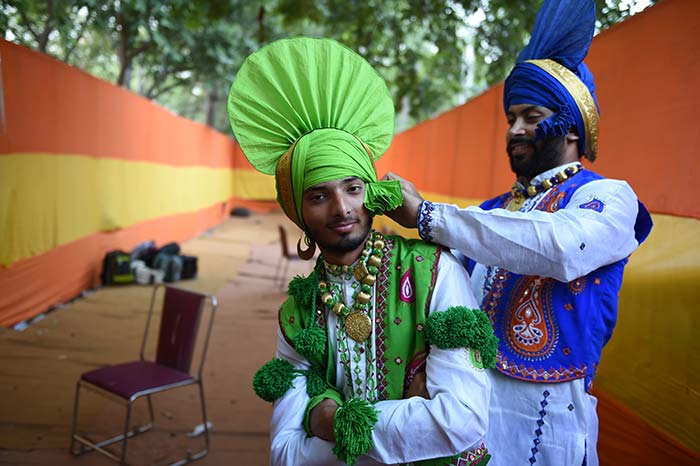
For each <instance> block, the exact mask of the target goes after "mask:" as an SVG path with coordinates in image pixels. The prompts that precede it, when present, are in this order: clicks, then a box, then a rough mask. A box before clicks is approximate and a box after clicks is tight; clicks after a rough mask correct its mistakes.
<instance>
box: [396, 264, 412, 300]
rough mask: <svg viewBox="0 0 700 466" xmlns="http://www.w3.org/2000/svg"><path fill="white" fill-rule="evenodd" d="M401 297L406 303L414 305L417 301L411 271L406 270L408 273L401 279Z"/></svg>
mask: <svg viewBox="0 0 700 466" xmlns="http://www.w3.org/2000/svg"><path fill="white" fill-rule="evenodd" d="M400 288H401V289H400V291H399V297H400V298H401V301H403V302H404V303H412V302H414V301H415V300H416V292H415V289H416V287H415V285H414V284H413V277H412V276H411V269H408V270H406V273H404V274H403V277H401V284H400Z"/></svg>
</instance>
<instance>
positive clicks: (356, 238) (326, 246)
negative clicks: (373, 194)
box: [308, 216, 373, 254]
mask: <svg viewBox="0 0 700 466" xmlns="http://www.w3.org/2000/svg"><path fill="white" fill-rule="evenodd" d="M372 220H373V219H372V217H369V216H368V220H367V225H366V226H365V228H364V229H363V230H362V231H360V232H359V233H358V234H357V235H347V236H345V237H343V238H341V239H340V241H337V242H335V243H330V242H326V241H323V240H322V239H321V240H319V239H317V238H315V237H314V236H320V235H314V234H313V232H312V233H310V234H308V236H309V237H310V238H311V239H313V240H314V241H315V242H316V244H317V245H318V246H319V248H321V251H325V252H327V253H332V254H345V253H348V252H352V251H355V250H356V249H357V248H358V247H360V246H362V245H363V244H364V242H365V241H366V240H367V237H368V235H369V231H370V230H371V229H372Z"/></svg>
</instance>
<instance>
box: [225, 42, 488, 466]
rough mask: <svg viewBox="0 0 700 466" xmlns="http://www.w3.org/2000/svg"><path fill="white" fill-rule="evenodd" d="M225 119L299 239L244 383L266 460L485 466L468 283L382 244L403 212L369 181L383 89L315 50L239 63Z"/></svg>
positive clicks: (263, 53) (390, 115) (359, 68)
mask: <svg viewBox="0 0 700 466" xmlns="http://www.w3.org/2000/svg"><path fill="white" fill-rule="evenodd" d="M229 118H230V120H231V125H232V127H233V130H234V133H235V134H236V137H237V138H238V140H239V142H240V144H241V147H242V149H243V151H244V153H245V155H246V157H248V159H249V160H250V161H251V163H252V164H253V166H255V167H256V168H257V169H258V170H260V171H262V172H265V173H270V174H272V173H274V174H275V179H276V183H277V192H278V200H279V202H280V205H281V206H282V208H283V210H284V212H285V213H286V214H287V216H288V217H289V218H290V219H291V220H292V221H293V222H294V223H296V224H297V225H298V226H299V227H300V228H301V229H302V230H303V231H304V232H305V234H306V235H307V238H308V242H307V244H308V245H309V248H308V249H306V250H305V251H304V250H302V249H301V247H300V253H301V255H302V256H312V255H313V250H314V249H315V245H316V244H317V245H318V246H319V248H320V250H321V256H320V257H319V259H318V261H317V263H316V268H315V270H314V271H313V272H312V273H311V274H310V275H309V276H308V277H305V278H302V277H297V278H295V279H294V280H293V281H292V282H291V283H290V285H289V295H290V297H289V299H287V301H286V302H285V303H284V304H283V305H282V308H281V309H280V313H279V332H278V334H279V340H278V349H277V357H276V358H275V359H273V360H271V361H270V362H268V363H267V364H266V365H265V366H263V367H262V368H261V369H260V370H259V371H258V373H257V374H256V376H255V379H254V381H253V386H254V388H255V390H256V393H257V394H258V395H259V396H260V397H261V398H263V399H265V400H267V401H270V402H274V408H273V415H272V425H271V433H270V436H271V443H272V447H271V463H272V464H284V465H335V464H344V463H348V464H358V465H376V464H414V463H415V464H418V463H420V464H429V465H451V464H460V465H477V464H478V465H484V464H486V462H488V460H489V458H490V456H489V454H488V452H487V450H486V448H485V446H484V444H483V436H484V434H485V432H486V429H487V426H488V421H487V417H486V413H487V412H488V405H489V399H490V390H491V388H490V385H489V381H488V377H487V375H486V372H485V367H492V366H493V363H494V361H495V356H496V344H497V343H496V340H495V337H494V336H493V332H492V330H491V326H490V323H489V321H488V318H487V317H486V315H485V314H484V313H483V312H481V311H479V310H477V309H475V308H476V307H477V306H476V300H475V298H474V296H473V294H472V292H471V289H470V287H469V285H468V279H467V276H466V273H465V272H464V271H463V269H462V268H461V266H460V265H459V263H458V262H457V261H456V260H455V259H454V257H452V255H451V254H450V253H449V252H447V251H444V250H443V249H442V248H440V247H437V246H434V245H429V244H427V243H423V242H421V241H417V240H406V239H403V238H400V237H395V236H387V237H385V236H383V235H382V234H380V233H379V232H377V231H374V230H372V229H371V226H372V218H373V216H374V215H380V214H382V213H383V212H385V211H387V210H391V209H395V208H397V207H398V206H399V205H401V203H402V196H401V187H400V185H399V183H398V182H395V181H393V182H386V181H382V182H379V181H378V180H377V176H376V172H375V169H374V160H375V159H376V158H379V156H381V155H382V154H383V153H384V152H385V151H386V149H387V147H388V145H389V143H390V142H391V137H392V134H393V123H394V111H393V103H392V101H391V97H390V96H389V93H388V90H387V88H386V85H385V83H384V81H383V80H382V79H381V77H379V75H378V74H377V73H376V72H375V71H374V70H373V69H372V68H371V67H370V66H369V64H368V63H367V62H366V61H364V60H363V59H362V58H361V57H359V56H358V55H357V54H355V53H354V52H352V51H351V50H349V49H347V48H345V47H344V46H342V45H340V44H339V43H337V42H334V41H331V40H327V39H310V38H295V39H287V40H281V41H277V42H274V43H272V44H270V45H268V46H266V47H264V48H263V49H261V50H260V51H258V52H256V53H254V54H253V55H251V56H250V57H249V58H248V59H247V60H246V62H245V63H244V65H243V67H242V68H241V71H240V73H239V75H238V76H237V78H236V81H235V82H234V84H233V86H232V88H231V93H230V96H229Z"/></svg>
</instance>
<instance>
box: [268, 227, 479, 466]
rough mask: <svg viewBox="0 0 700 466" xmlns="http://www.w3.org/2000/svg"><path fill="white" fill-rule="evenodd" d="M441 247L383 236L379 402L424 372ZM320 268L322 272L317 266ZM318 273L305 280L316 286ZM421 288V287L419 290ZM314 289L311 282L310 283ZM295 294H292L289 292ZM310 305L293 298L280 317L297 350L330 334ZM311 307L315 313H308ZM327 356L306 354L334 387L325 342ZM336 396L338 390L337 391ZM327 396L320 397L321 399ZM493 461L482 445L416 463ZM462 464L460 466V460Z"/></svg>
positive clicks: (315, 306) (321, 312) (321, 310)
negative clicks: (317, 335) (313, 336)
mask: <svg viewBox="0 0 700 466" xmlns="http://www.w3.org/2000/svg"><path fill="white" fill-rule="evenodd" d="M441 251H442V250H441V248H440V247H439V246H436V245H433V244H427V243H424V242H422V241H420V240H414V239H406V238H402V237H398V236H387V237H385V246H384V250H383V252H384V256H383V258H382V264H381V265H380V267H379V273H378V274H377V281H376V285H375V321H374V326H375V332H376V335H377V341H376V353H377V362H376V364H377V370H376V374H377V380H376V383H377V399H376V400H370V401H382V400H397V399H402V398H404V392H405V390H406V389H407V388H408V386H409V385H410V383H411V381H412V380H413V377H414V375H415V374H416V373H417V372H420V371H423V370H425V361H426V357H427V355H428V348H429V344H428V342H427V341H426V336H425V325H426V319H427V317H428V314H429V309H430V301H431V298H432V295H433V290H434V288H435V281H436V279H437V265H438V261H439V258H440V253H441ZM317 268H318V267H317ZM316 273H317V272H312V274H311V275H310V276H309V277H307V278H306V279H305V280H310V281H312V282H313V286H314V287H317V285H318V277H317V276H316ZM416 284H419V286H416ZM308 285H309V286H308V289H311V283H308ZM290 294H291V293H290ZM313 296H314V298H313V300H314V302H313V303H312V305H311V306H304V305H303V304H306V303H298V302H297V299H295V298H293V297H290V298H289V299H287V301H285V303H284V304H283V305H282V307H281V309H280V312H279V323H280V328H281V329H282V333H283V335H284V336H285V338H286V340H287V342H288V343H289V344H290V345H291V346H292V347H295V345H294V341H295V337H296V336H297V335H298V334H299V333H300V332H302V330H304V329H306V328H308V327H309V326H311V325H318V326H319V327H320V328H321V329H323V330H324V331H326V310H325V307H324V305H323V304H322V303H321V302H320V299H319V297H318V296H315V295H313ZM310 308H312V309H310ZM326 343H327V344H326V349H325V354H324V355H323V356H321V355H315V356H314V355H307V357H309V359H310V362H311V364H312V365H313V366H315V367H317V368H318V369H319V372H320V373H322V374H325V379H326V382H327V383H328V384H329V385H330V386H331V387H336V380H335V377H336V372H335V369H336V368H335V359H334V356H335V355H334V354H333V353H331V351H330V350H331V343H332V342H330V341H328V339H327V341H326ZM335 391H336V392H338V390H337V389H336V390H335ZM326 395H327V392H326V394H322V395H319V397H320V398H322V397H325V396H326ZM489 459H490V455H488V453H487V450H486V448H485V447H484V446H483V445H482V446H481V447H480V448H477V449H476V450H472V451H469V452H464V453H462V454H461V455H456V456H454V457H448V458H439V459H434V460H427V461H421V462H417V463H415V464H416V465H419V464H420V465H422V466H428V465H429V466H438V465H440V466H443V465H444V466H449V465H452V464H455V465H456V464H463V465H477V464H478V465H480V466H481V465H485V464H486V463H487V462H488V460H489ZM460 460H461V461H462V462H459V461H460Z"/></svg>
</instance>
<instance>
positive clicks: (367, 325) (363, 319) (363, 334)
mask: <svg viewBox="0 0 700 466" xmlns="http://www.w3.org/2000/svg"><path fill="white" fill-rule="evenodd" d="M345 331H346V332H347V333H348V335H349V336H350V338H352V339H353V340H355V341H356V342H358V343H361V342H363V341H365V340H366V339H367V338H369V336H370V335H371V334H372V320H371V319H370V318H369V316H368V315H367V314H365V313H363V312H360V311H352V312H351V313H350V314H348V315H347V316H345Z"/></svg>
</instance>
